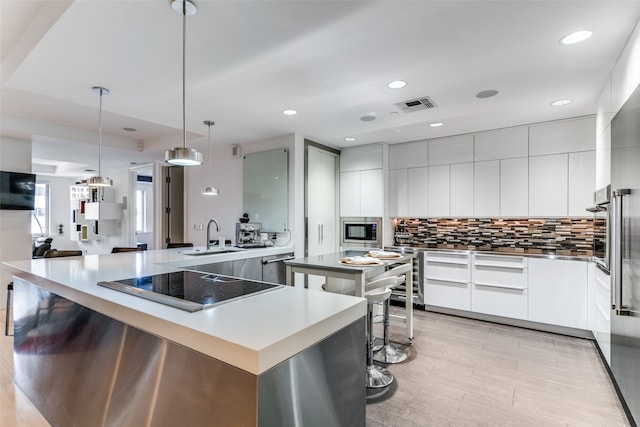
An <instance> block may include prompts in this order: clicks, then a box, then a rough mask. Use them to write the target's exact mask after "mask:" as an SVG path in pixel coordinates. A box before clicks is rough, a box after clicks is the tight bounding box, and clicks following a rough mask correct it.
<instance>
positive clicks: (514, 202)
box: [500, 157, 529, 217]
mask: <svg viewBox="0 0 640 427" xmlns="http://www.w3.org/2000/svg"><path fill="white" fill-rule="evenodd" d="M528 214H529V159H528V158H527V157H520V158H517V159H504V160H500V216H511V217H524V216H527V215H528Z"/></svg>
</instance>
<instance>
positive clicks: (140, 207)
mask: <svg viewBox="0 0 640 427" xmlns="http://www.w3.org/2000/svg"><path fill="white" fill-rule="evenodd" d="M146 201H147V195H146V192H145V191H144V190H136V232H137V233H145V232H146V231H147V203H146Z"/></svg>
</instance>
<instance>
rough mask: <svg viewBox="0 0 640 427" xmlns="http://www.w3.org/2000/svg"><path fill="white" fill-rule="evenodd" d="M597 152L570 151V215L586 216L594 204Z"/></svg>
mask: <svg viewBox="0 0 640 427" xmlns="http://www.w3.org/2000/svg"><path fill="white" fill-rule="evenodd" d="M595 169H596V152H595V151H583V152H581V153H569V208H568V209H569V212H568V213H569V216H585V215H588V214H587V213H586V212H585V209H586V208H587V207H590V206H591V205H592V204H593V192H594V189H595V184H596V177H595V173H594V171H595Z"/></svg>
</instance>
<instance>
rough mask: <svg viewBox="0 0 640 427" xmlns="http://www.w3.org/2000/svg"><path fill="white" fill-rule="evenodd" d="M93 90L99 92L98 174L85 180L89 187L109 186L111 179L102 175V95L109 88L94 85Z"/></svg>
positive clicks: (111, 183)
mask: <svg viewBox="0 0 640 427" xmlns="http://www.w3.org/2000/svg"><path fill="white" fill-rule="evenodd" d="M93 91H94V92H95V93H98V94H100V115H99V119H98V176H92V177H91V178H89V180H88V181H87V184H89V186H90V187H111V186H112V185H113V181H112V180H111V179H109V178H105V177H103V176H102V164H101V160H102V96H103V95H109V89H105V88H103V87H100V86H94V87H93Z"/></svg>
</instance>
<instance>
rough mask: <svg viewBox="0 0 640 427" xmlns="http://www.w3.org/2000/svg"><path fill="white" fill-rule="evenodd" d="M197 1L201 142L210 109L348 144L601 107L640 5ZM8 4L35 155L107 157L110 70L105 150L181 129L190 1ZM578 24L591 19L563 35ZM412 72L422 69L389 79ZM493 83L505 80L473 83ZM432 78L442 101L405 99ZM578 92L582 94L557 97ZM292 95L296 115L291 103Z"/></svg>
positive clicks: (149, 152)
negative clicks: (484, 94)
mask: <svg viewBox="0 0 640 427" xmlns="http://www.w3.org/2000/svg"><path fill="white" fill-rule="evenodd" d="M196 4H197V5H198V13H196V14H195V15H193V16H190V17H187V51H186V58H187V62H186V75H187V85H186V109H187V119H186V121H187V129H188V131H189V140H190V142H188V145H189V146H195V147H196V148H198V149H200V150H206V134H207V127H206V126H205V125H203V123H202V122H203V121H204V120H214V121H215V122H216V125H215V126H214V127H213V128H212V141H213V143H214V144H225V145H226V144H236V143H245V142H252V141H258V140H263V139H268V138H271V137H276V136H280V135H284V134H287V133H291V132H299V133H301V134H303V135H304V136H305V137H307V138H310V139H313V140H316V141H318V142H322V143H326V144H329V145H332V146H336V147H345V146H349V145H359V144H367V143H375V142H387V143H398V142H406V141H413V140H420V139H427V138H434V137H439V136H446V135H454V134H460V133H466V132H472V131H478V130H484V129H495V128H501V127H508V126H514V125H521V124H526V123H533V122H540V121H547V120H556V119H562V118H567V117H576V116H582V115H588V114H595V112H596V100H597V98H598V96H599V94H600V91H601V90H602V87H603V85H604V84H605V81H606V79H607V78H608V75H609V73H610V72H611V69H612V67H613V65H614V63H615V61H616V59H617V57H618V55H619V54H620V52H621V51H622V49H623V47H624V44H625V42H626V40H627V39H628V37H629V35H630V34H631V32H632V31H633V28H634V26H635V25H636V23H637V21H638V18H639V17H640V1H614V0H607V1H577V0H576V1H520V0H512V1H481V0H475V1H451V0H447V1H426V0H425V1H416V0H413V1H401V0H396V1H392V0H388V1H346V0H343V1H338V0H324V1H314V0H298V1H271V0H244V1H217V0H215V1H212V0H210V1H204V0H201V1H196ZM0 17H1V22H0V24H1V30H0V31H1V33H0V39H1V45H0V48H1V49H2V52H1V60H2V92H1V100H0V101H1V104H0V113H2V123H0V132H1V134H2V135H3V136H9V137H16V138H24V139H28V140H33V141H34V144H33V156H34V159H36V160H34V162H35V163H38V164H48V165H50V166H56V167H57V168H58V169H57V173H58V174H65V173H68V174H73V173H77V170H78V169H82V168H85V167H91V165H93V167H94V168H95V166H96V165H95V163H96V161H95V160H96V159H95V157H96V144H97V122H98V103H99V98H98V95H96V94H95V93H94V92H93V91H92V90H91V87H92V86H96V85H100V86H104V87H107V88H108V89H110V90H111V94H110V95H109V96H107V97H105V98H104V99H103V130H104V133H105V136H104V139H103V167H124V166H128V165H129V163H130V162H132V161H138V162H144V161H149V160H154V159H155V160H157V159H160V158H162V156H163V153H164V150H165V149H167V148H171V147H174V146H179V145H181V143H182V142H181V141H182V140H181V129H182V104H181V100H182V85H181V83H182V74H181V73H182V50H181V49H182V16H181V15H180V14H177V13H176V12H174V11H173V9H172V8H171V7H170V2H169V0H162V1H148V0H139V1H138V0H120V1H111V0H76V1H71V0H69V1H54V0H49V1H24V0H0ZM580 29H589V30H591V31H593V37H591V38H590V39H589V40H587V41H585V42H583V43H580V44H577V45H573V46H564V45H561V44H560V43H559V40H560V38H562V37H563V36H565V35H567V34H568V33H571V32H573V31H576V30H580ZM396 79H402V80H406V81H407V82H408V84H407V86H406V87H405V88H403V89H397V90H392V89H388V88H387V87H386V84H387V83H388V82H389V81H391V80H396ZM485 89H495V90H498V91H499V93H498V95H497V96H495V97H493V98H487V99H478V98H476V97H475V95H476V94H477V93H478V92H480V91H482V90H485ZM425 95H426V96H429V97H431V98H432V99H433V100H434V101H435V103H436V104H437V106H438V107H437V108H435V109H432V110H424V111H419V112H414V113H402V112H398V109H397V108H396V107H395V106H394V103H396V102H400V101H405V100H409V99H412V98H417V97H421V96H425ZM562 98H570V99H573V103H571V104H569V105H566V106H563V107H551V106H550V103H551V102H552V101H555V100H557V99H562ZM286 108H293V109H296V110H297V111H298V115H296V116H290V117H289V116H284V115H283V114H282V113H281V112H282V110H284V109H286ZM365 115H373V116H375V117H376V119H375V120H373V121H368V122H364V121H361V120H360V118H361V117H362V116H365ZM434 121H441V122H444V126H442V127H440V128H432V127H429V126H428V124H429V123H431V122H434ZM124 127H133V128H136V129H138V130H137V132H127V131H124V130H122V128H124ZM203 136H204V137H203ZM345 137H356V138H357V140H356V141H355V142H345V140H344V138H345ZM141 141H142V142H143V146H144V149H143V151H142V152H140V151H138V149H137V144H138V142H141ZM3 155H4V153H3ZM56 162H66V163H64V164H60V163H56ZM65 171H66V172H65Z"/></svg>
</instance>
